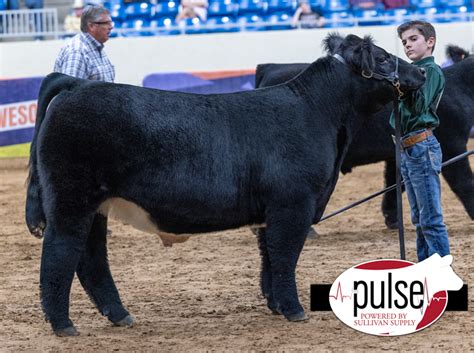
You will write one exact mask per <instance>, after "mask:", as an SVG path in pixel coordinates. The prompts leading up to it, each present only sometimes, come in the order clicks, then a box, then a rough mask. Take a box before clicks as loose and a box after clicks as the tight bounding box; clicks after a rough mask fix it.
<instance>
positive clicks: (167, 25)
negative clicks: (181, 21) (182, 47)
mask: <svg viewBox="0 0 474 353" xmlns="http://www.w3.org/2000/svg"><path fill="white" fill-rule="evenodd" d="M150 27H151V29H152V32H153V33H157V34H159V35H172V34H179V33H180V31H179V29H177V28H176V23H175V21H174V16H173V17H159V18H157V19H153V20H151V21H150Z"/></svg>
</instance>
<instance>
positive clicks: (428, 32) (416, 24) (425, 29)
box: [397, 20, 436, 52]
mask: <svg viewBox="0 0 474 353" xmlns="http://www.w3.org/2000/svg"><path fill="white" fill-rule="evenodd" d="M412 28H415V29H417V30H418V31H419V32H420V33H421V35H422V36H423V38H425V40H428V39H429V38H431V37H433V38H434V39H435V41H436V31H435V29H434V27H433V25H432V24H431V23H429V22H425V21H420V20H416V21H408V22H405V23H402V24H401V25H400V26H398V28H397V33H398V37H399V38H400V39H402V34H403V32H405V31H408V30H409V29H412ZM434 48H435V46H434V45H433V49H432V50H431V52H433V51H434Z"/></svg>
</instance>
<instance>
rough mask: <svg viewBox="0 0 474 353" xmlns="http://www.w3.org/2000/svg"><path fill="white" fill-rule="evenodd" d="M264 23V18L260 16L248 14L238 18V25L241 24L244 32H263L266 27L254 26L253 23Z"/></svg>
mask: <svg viewBox="0 0 474 353" xmlns="http://www.w3.org/2000/svg"><path fill="white" fill-rule="evenodd" d="M258 22H263V17H262V16H260V15H258V14H254V13H253V14H252V13H248V14H245V15H242V16H238V17H237V23H238V24H240V25H241V26H242V27H244V28H242V30H243V31H262V30H265V27H264V26H262V27H258V26H252V24H253V23H258Z"/></svg>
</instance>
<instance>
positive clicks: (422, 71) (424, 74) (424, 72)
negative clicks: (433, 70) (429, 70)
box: [419, 67, 426, 77]
mask: <svg viewBox="0 0 474 353" xmlns="http://www.w3.org/2000/svg"><path fill="white" fill-rule="evenodd" d="M419 70H420V72H421V74H422V75H423V76H425V77H426V70H425V69H424V68H422V67H420V68H419Z"/></svg>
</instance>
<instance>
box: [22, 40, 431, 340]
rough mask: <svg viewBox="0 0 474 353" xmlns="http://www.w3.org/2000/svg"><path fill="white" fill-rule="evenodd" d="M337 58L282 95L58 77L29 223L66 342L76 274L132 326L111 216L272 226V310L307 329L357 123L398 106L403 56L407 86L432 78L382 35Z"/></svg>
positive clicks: (42, 124) (44, 118)
mask: <svg viewBox="0 0 474 353" xmlns="http://www.w3.org/2000/svg"><path fill="white" fill-rule="evenodd" d="M334 39H337V37H336V36H334V35H333V36H330V37H328V38H327V39H326V42H327V45H328V46H331V43H332V42H333V40H334ZM339 39H340V38H339ZM340 40H342V39H340ZM338 54H339V56H338V58H339V59H336V58H335V57H333V56H327V57H324V58H321V59H319V60H317V61H316V62H314V63H313V64H311V65H310V66H309V67H308V68H307V69H306V70H305V71H304V73H302V74H301V75H299V76H298V78H296V79H294V80H292V81H290V82H287V83H285V84H282V85H279V86H277V87H271V88H267V89H260V90H256V91H248V92H240V93H233V94H221V95H197V94H184V93H176V92H166V91H159V90H155V89H146V88H140V87H134V86H128V85H119V84H111V83H103V82H93V81H84V80H79V79H75V78H72V77H68V76H64V75H61V74H51V75H49V76H47V77H46V78H45V80H44V81H43V83H42V86H41V89H40V96H39V101H38V116H37V121H36V129H35V136H34V139H33V142H32V147H31V157H30V182H29V186H28V194H27V202H26V221H27V224H28V227H29V229H30V231H31V232H32V233H34V234H36V235H41V233H42V229H43V228H44V227H45V229H44V242H43V253H42V257H41V276H40V285H41V302H42V306H43V310H44V312H45V315H46V319H47V320H49V321H50V323H51V325H52V327H53V330H54V332H55V333H56V334H57V335H60V336H65V335H76V334H77V331H76V329H75V328H74V326H73V323H72V321H71V320H70V319H69V294H70V288H71V283H72V280H73V278H74V273H75V272H76V273H77V276H78V278H79V280H80V281H81V284H82V286H83V287H84V289H85V290H86V291H87V293H88V294H89V296H90V298H91V299H92V300H93V301H94V303H95V304H96V306H97V307H98V309H99V311H100V312H101V313H102V314H103V315H106V316H107V317H108V318H109V320H110V321H112V322H113V323H115V324H117V325H131V324H133V319H132V317H131V316H130V314H129V313H128V312H127V310H126V309H125V308H124V307H123V305H122V303H121V301H120V298H119V294H118V291H117V289H116V287H115V284H114V281H113V279H112V275H111V273H110V270H109V266H108V262H107V250H106V218H105V217H106V216H107V215H108V212H110V211H114V212H115V213H116V214H118V215H119V216H121V217H122V218H125V219H126V221H127V222H128V223H131V224H133V225H135V226H137V227H138V228H140V229H143V230H148V231H151V232H156V233H159V234H160V235H163V234H165V235H167V236H168V237H169V238H170V239H171V238H173V237H176V238H180V236H182V235H184V234H187V235H189V234H195V233H202V232H211V231H219V230H225V229H231V228H236V227H240V226H246V225H252V224H261V223H265V224H266V231H265V232H261V233H260V234H259V247H260V251H261V255H262V272H261V278H262V281H261V285H262V292H263V293H264V295H265V297H266V298H267V305H268V307H269V308H270V309H271V310H272V311H273V312H274V313H280V314H283V315H284V316H285V317H286V318H287V319H288V320H290V321H299V320H305V319H306V318H307V317H306V315H305V313H304V310H303V307H302V306H301V304H300V302H299V299H298V294H297V289H296V282H295V268H296V264H297V261H298V257H299V254H300V252H301V250H302V248H303V244H304V241H305V238H306V233H307V232H308V229H309V227H310V225H311V224H312V223H314V222H315V221H317V220H318V217H319V216H318V212H317V210H319V209H321V208H324V207H325V205H326V203H327V199H328V198H329V195H328V193H329V191H328V189H329V188H330V186H331V185H332V184H333V183H334V181H333V180H334V178H337V175H338V173H339V168H340V164H341V161H342V158H343V157H344V154H345V152H346V150H347V147H348V141H350V139H351V135H352V130H353V129H355V128H356V127H357V126H358V125H360V124H362V120H361V119H358V118H356V117H362V116H369V115H370V114H371V113H372V112H374V111H375V110H377V109H380V108H381V107H382V106H383V105H385V104H386V103H387V102H388V101H390V100H391V99H392V97H393V95H394V88H393V85H392V84H394V83H396V82H395V81H394V79H395V77H394V75H393V73H394V71H395V69H396V61H397V60H398V69H399V76H400V81H399V82H400V87H401V89H402V90H404V91H409V90H414V89H417V88H419V87H420V86H421V85H422V84H423V82H424V76H423V74H422V72H421V71H420V70H419V69H418V68H417V67H416V66H414V65H410V64H408V63H406V62H405V61H402V60H400V59H398V58H396V57H395V56H392V55H390V54H388V53H387V52H386V51H385V50H383V49H381V48H379V47H377V46H375V45H374V44H373V43H372V40H371V39H370V37H366V38H364V39H361V38H359V37H357V36H354V35H348V36H347V37H346V38H345V39H344V40H343V41H342V44H341V45H340V46H339V49H338ZM342 58H344V59H342ZM342 61H345V63H343V62H342ZM362 71H364V72H365V73H366V74H370V73H371V72H374V73H378V74H380V75H381V76H383V78H382V77H379V79H374V78H372V79H367V78H364V77H362V75H361V72H362ZM334 83H337V85H335V84H334ZM330 87H331V89H329V88H330ZM53 97H55V98H54V100H53V99H52V98H53ZM48 105H49V107H48ZM46 107H48V109H47V111H46ZM353 112H359V113H360V114H353ZM362 113H364V114H362ZM172 234H174V235H172Z"/></svg>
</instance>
